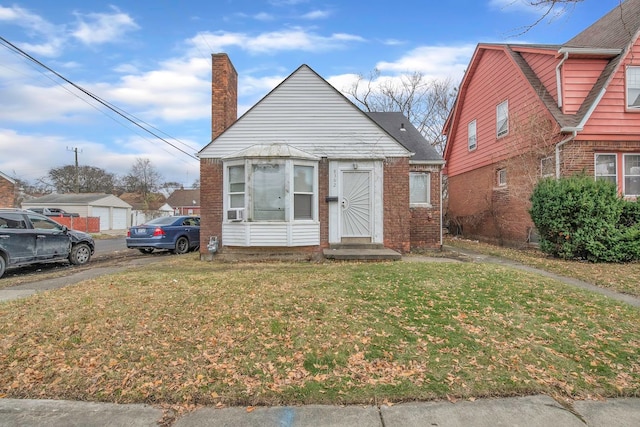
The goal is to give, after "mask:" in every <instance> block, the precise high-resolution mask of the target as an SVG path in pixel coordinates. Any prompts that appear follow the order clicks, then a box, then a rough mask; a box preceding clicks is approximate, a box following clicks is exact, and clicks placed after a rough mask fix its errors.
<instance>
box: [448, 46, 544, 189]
mask: <svg viewBox="0 0 640 427" xmlns="http://www.w3.org/2000/svg"><path fill="white" fill-rule="evenodd" d="M478 62H479V63H478V64H477V68H476V70H475V73H474V75H473V78H472V79H471V81H470V82H469V85H468V88H467V91H466V93H465V94H464V100H463V104H462V105H461V106H460V108H461V110H460V121H459V123H458V126H457V127H456V128H455V129H454V130H453V132H454V133H453V134H452V135H449V143H450V144H451V147H450V150H451V151H450V152H449V153H448V158H447V174H448V175H449V176H450V177H451V176H456V175H459V174H461V173H465V172H468V171H470V170H473V169H476V168H479V167H483V166H487V165H490V164H493V163H496V162H499V161H500V160H502V159H505V158H507V157H508V156H509V155H510V154H513V153H514V151H517V150H515V148H516V146H517V145H518V144H521V143H524V142H526V141H524V140H522V136H521V135H520V137H519V138H518V137H517V132H516V131H515V129H516V128H517V123H516V122H517V118H519V117H520V118H522V119H523V120H529V118H530V117H531V115H535V114H537V115H545V114H546V113H544V112H543V111H545V110H543V108H542V104H541V102H540V99H539V98H538V96H537V95H536V94H535V92H534V91H533V89H532V88H531V86H530V85H529V83H528V81H526V79H525V77H524V76H523V75H522V74H521V73H520V71H519V70H518V69H517V68H516V66H515V64H513V62H512V61H511V60H510V59H509V58H508V57H507V55H506V53H505V52H504V51H503V50H495V49H487V51H486V52H484V54H483V55H482V56H481V57H480V59H479V60H478ZM505 100H508V101H509V122H510V124H509V133H508V134H507V135H506V136H504V137H501V138H497V137H496V106H497V105H498V104H499V103H501V102H503V101H505ZM474 119H475V120H476V123H477V130H476V134H477V148H476V149H475V150H474V151H471V152H470V151H469V150H468V149H467V125H468V123H469V122H470V121H472V120H474ZM519 140H521V141H519Z"/></svg>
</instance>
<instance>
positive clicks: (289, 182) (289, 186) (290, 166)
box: [222, 157, 319, 224]
mask: <svg viewBox="0 0 640 427" xmlns="http://www.w3.org/2000/svg"><path fill="white" fill-rule="evenodd" d="M259 162H273V163H279V164H283V165H284V166H285V185H286V189H285V197H286V200H285V219H284V221H254V220H253V219H252V217H253V209H252V208H253V200H252V198H253V194H252V193H253V191H252V186H251V184H252V180H253V165H254V164H255V163H259ZM241 165H243V166H244V173H245V188H244V212H245V215H244V219H243V220H242V221H238V222H252V223H275V224H286V223H294V222H295V223H297V224H300V223H316V222H318V214H319V213H318V210H319V206H318V191H319V187H318V162H317V161H312V160H297V159H284V158H253V157H252V158H246V159H238V160H230V161H225V162H224V173H223V183H222V185H223V188H224V192H223V195H222V197H223V210H224V214H223V222H225V223H231V222H235V221H230V220H228V219H227V211H228V210H229V209H230V207H229V205H230V195H229V168H230V167H233V166H241ZM294 166H311V167H313V200H312V211H313V212H312V218H311V219H297V220H294V212H293V203H294V194H295V193H294V191H293V188H294V182H293V180H294V176H293V171H294Z"/></svg>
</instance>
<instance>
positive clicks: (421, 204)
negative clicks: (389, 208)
mask: <svg viewBox="0 0 640 427" xmlns="http://www.w3.org/2000/svg"><path fill="white" fill-rule="evenodd" d="M415 175H426V176H427V181H428V182H427V197H426V198H427V200H428V202H426V203H424V202H419V203H414V202H411V200H409V207H414V208H430V207H432V204H431V173H430V172H409V186H411V176H415ZM409 198H411V187H409Z"/></svg>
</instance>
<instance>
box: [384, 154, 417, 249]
mask: <svg viewBox="0 0 640 427" xmlns="http://www.w3.org/2000/svg"><path fill="white" fill-rule="evenodd" d="M410 227H411V216H410V214H409V159H407V158H397V159H395V158H394V159H387V160H385V162H384V245H385V246H386V247H388V248H391V249H394V250H396V251H399V252H401V253H405V252H409V251H410V250H411V243H410Z"/></svg>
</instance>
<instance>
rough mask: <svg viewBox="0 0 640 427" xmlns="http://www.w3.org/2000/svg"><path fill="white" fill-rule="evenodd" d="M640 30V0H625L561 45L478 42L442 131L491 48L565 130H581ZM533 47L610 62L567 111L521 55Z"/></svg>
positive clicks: (447, 129) (452, 120)
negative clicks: (576, 104)
mask: <svg viewBox="0 0 640 427" xmlns="http://www.w3.org/2000/svg"><path fill="white" fill-rule="evenodd" d="M639 32H640V0H626V1H624V2H623V3H621V4H620V5H618V6H616V7H615V8H614V9H613V10H611V11H610V12H609V13H607V14H606V15H605V16H603V17H602V18H600V19H599V20H598V21H596V22H595V23H594V24H592V25H591V26H589V27H588V28H586V29H585V30H584V31H582V32H581V33H580V34H578V35H577V36H575V37H574V38H572V39H571V40H569V41H568V42H566V43H564V44H562V45H533V44H483V43H481V44H478V46H477V47H476V51H475V52H474V54H473V56H472V58H471V62H470V64H469V68H468V69H467V72H466V73H465V75H464V77H463V79H462V83H461V84H460V89H459V92H458V97H457V99H456V103H455V105H454V107H453V109H452V111H451V113H450V114H449V117H448V118H447V121H446V122H445V125H444V129H443V132H444V133H445V134H448V135H450V134H451V133H452V131H453V129H451V127H452V126H453V125H454V123H455V122H456V118H457V116H458V115H459V113H460V108H461V105H460V104H461V103H462V102H464V97H465V94H466V89H467V87H468V85H469V82H470V80H471V78H472V77H473V74H474V72H475V70H476V68H477V65H478V63H479V61H480V59H481V58H482V55H483V52H484V51H486V50H488V49H501V50H504V52H505V53H506V54H507V55H508V56H509V58H510V59H511V60H512V61H513V63H514V64H515V65H516V69H517V71H518V72H520V73H521V74H522V76H523V77H524V78H525V79H526V80H527V81H528V82H529V84H530V85H531V88H533V90H534V91H535V93H536V94H537V95H538V97H539V98H540V101H541V103H542V104H543V105H544V106H545V107H546V109H547V111H548V112H549V114H550V115H551V117H553V119H554V120H555V121H556V122H557V124H558V125H559V126H560V128H561V129H562V131H564V132H573V131H576V130H581V129H582V127H583V126H584V124H585V123H586V121H587V120H588V119H589V117H590V115H591V113H592V112H593V110H594V109H595V108H596V106H597V105H598V102H599V101H600V99H601V98H602V96H603V95H604V92H605V90H606V88H607V86H608V84H609V83H610V82H611V79H612V78H613V75H614V74H615V72H616V71H617V70H618V68H619V66H620V63H621V62H622V60H623V59H624V57H625V55H626V53H627V52H628V51H629V49H630V48H631V46H632V45H633V43H634V42H635V41H636V40H637V38H638V35H639ZM530 49H538V50H548V51H549V52H550V53H551V52H555V54H557V55H559V56H565V57H566V56H568V55H571V56H572V57H575V56H581V57H586V58H589V57H591V58H593V57H597V58H605V59H608V60H609V62H608V63H607V65H606V66H605V67H604V69H603V71H602V73H601V74H600V76H599V77H598V79H597V80H596V82H595V84H594V85H593V87H592V88H591V90H590V91H589V93H588V95H587V96H586V97H585V99H584V101H583V102H582V105H581V106H580V108H579V109H578V111H577V112H576V113H575V114H564V113H563V112H562V110H561V108H560V107H559V106H558V103H557V101H556V100H555V99H553V97H552V96H551V94H550V93H549V92H548V91H547V89H546V88H545V87H544V85H543V84H542V82H541V81H540V79H539V77H538V76H537V75H536V73H535V72H534V71H533V70H532V68H531V67H530V66H529V64H528V63H527V61H526V60H525V59H524V57H523V56H522V53H521V52H523V51H526V50H530ZM449 151H450V147H449V144H447V147H445V158H447V157H448V153H449Z"/></svg>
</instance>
